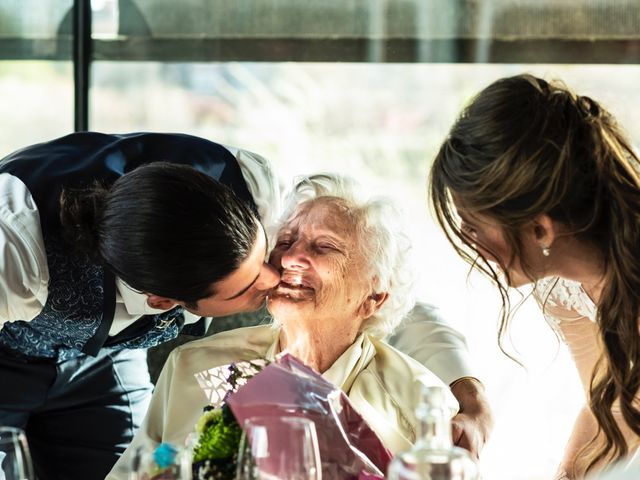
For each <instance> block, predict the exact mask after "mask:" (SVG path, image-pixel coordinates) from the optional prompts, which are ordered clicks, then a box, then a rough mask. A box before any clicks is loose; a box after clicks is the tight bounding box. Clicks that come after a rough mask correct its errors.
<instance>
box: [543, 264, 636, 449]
mask: <svg viewBox="0 0 640 480" xmlns="http://www.w3.org/2000/svg"><path fill="white" fill-rule="evenodd" d="M534 296H535V298H536V300H537V302H538V303H539V304H540V306H541V308H542V312H543V314H544V317H545V319H546V320H547V322H548V323H549V325H550V326H551V328H553V330H554V331H555V332H556V333H557V334H558V336H559V337H560V338H561V339H562V340H563V341H564V343H566V345H567V347H568V348H569V351H570V353H571V356H572V357H573V360H574V362H575V364H576V367H577V370H578V373H579V375H580V380H581V383H582V387H583V389H584V392H585V398H587V397H588V392H589V386H590V383H591V375H592V372H593V369H594V367H595V364H596V362H597V360H598V358H599V357H600V352H601V345H600V342H599V339H598V336H599V333H598V326H597V324H596V318H597V312H598V309H597V306H596V305H595V304H594V302H593V300H592V299H591V298H590V297H589V295H588V294H587V293H586V292H585V290H584V289H583V288H582V285H581V284H580V283H578V282H575V281H571V280H566V279H563V278H558V277H550V278H545V279H543V280H539V281H538V284H537V285H536V288H535V291H534ZM613 414H614V416H615V417H616V418H617V419H618V424H619V425H621V427H622V431H623V433H624V435H625V437H626V438H627V441H628V443H629V445H630V447H631V452H633V451H634V450H635V448H637V446H638V443H639V439H638V437H637V436H636V435H635V434H634V433H633V432H632V431H631V430H630V429H629V428H628V427H626V425H625V424H624V422H623V421H622V414H621V412H620V410H619V407H618V406H617V404H614V406H613ZM575 435H583V436H584V437H585V438H584V440H585V443H586V442H588V441H589V440H590V438H591V437H592V432H588V431H586V430H585V432H582V433H581V432H579V431H578V432H576V431H574V436H575Z"/></svg>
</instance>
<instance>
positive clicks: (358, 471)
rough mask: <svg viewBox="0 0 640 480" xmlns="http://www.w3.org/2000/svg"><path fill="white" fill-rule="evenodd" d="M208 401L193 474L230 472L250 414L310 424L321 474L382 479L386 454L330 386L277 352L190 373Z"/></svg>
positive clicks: (204, 477)
mask: <svg viewBox="0 0 640 480" xmlns="http://www.w3.org/2000/svg"><path fill="white" fill-rule="evenodd" d="M196 379H197V380H198V383H199V384H200V386H201V387H202V389H203V390H204V391H205V393H206V394H207V396H208V398H209V405H207V406H206V407H205V409H204V410H205V411H204V413H203V415H202V417H201V418H200V420H199V421H198V424H197V426H196V435H197V440H196V441H195V445H194V449H193V478H194V480H213V479H225V480H232V479H234V478H235V472H236V466H237V454H238V448H239V444H240V437H241V435H242V429H241V427H240V425H242V424H243V423H244V421H245V420H246V419H248V418H251V417H258V416H259V417H281V416H294V417H295V416H297V417H303V418H307V419H309V420H312V421H313V422H315V424H316V432H317V435H318V446H319V449H320V459H321V463H322V477H323V479H331V480H358V479H365V478H366V479H374V478H383V476H384V472H386V469H387V466H388V464H389V462H390V460H391V454H390V452H389V451H388V450H387V449H386V448H385V447H384V445H383V444H382V442H381V441H380V439H379V438H378V436H377V435H376V434H375V433H374V432H373V430H372V429H371V428H370V427H369V426H368V425H367V424H366V422H365V421H364V419H363V418H362V417H361V416H360V414H359V413H358V412H357V411H356V410H355V409H354V408H353V406H352V405H351V403H350V402H349V399H348V397H347V396H346V395H345V394H344V392H342V391H341V390H340V389H339V388H338V387H336V386H334V385H332V384H331V383H330V382H328V381H327V380H325V379H324V378H323V377H322V376H321V375H319V374H318V373H316V372H314V371H313V370H312V369H310V368H309V367H307V366H306V365H304V364H303V363H302V362H301V361H299V360H298V359H296V358H295V357H293V356H291V355H289V354H284V355H281V356H279V357H277V358H276V359H275V360H274V361H273V362H271V363H269V362H267V361H266V360H256V361H252V362H238V363H235V364H231V365H225V366H223V367H216V368H212V369H209V370H205V371H203V372H200V373H198V374H196Z"/></svg>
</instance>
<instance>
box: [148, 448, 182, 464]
mask: <svg viewBox="0 0 640 480" xmlns="http://www.w3.org/2000/svg"><path fill="white" fill-rule="evenodd" d="M177 454H178V450H177V449H176V447H174V446H173V445H171V444H170V443H166V442H163V443H161V444H160V445H158V448H156V449H155V451H154V452H153V459H154V460H155V462H156V463H157V464H158V467H160V468H167V467H170V466H171V465H173V464H174V463H175V461H176V455H177Z"/></svg>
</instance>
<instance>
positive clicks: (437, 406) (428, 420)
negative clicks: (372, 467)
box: [387, 387, 480, 480]
mask: <svg viewBox="0 0 640 480" xmlns="http://www.w3.org/2000/svg"><path fill="white" fill-rule="evenodd" d="M446 398H447V391H446V389H445V388H443V387H423V388H422V392H421V400H420V403H419V405H418V408H417V409H416V417H417V419H418V421H419V429H418V439H417V441H416V443H415V445H414V446H413V447H412V448H411V449H410V450H407V451H405V452H401V453H399V454H397V455H396V456H395V457H394V459H393V460H392V461H391V464H390V465H389V470H388V472H387V480H479V479H480V473H479V469H478V465H477V463H476V462H475V460H474V459H473V458H472V457H471V455H470V454H469V452H468V451H467V450H465V449H463V448H459V447H456V446H454V445H453V441H452V439H451V409H450V407H449V405H448V404H447V401H446Z"/></svg>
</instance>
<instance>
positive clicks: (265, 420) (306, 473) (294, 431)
mask: <svg viewBox="0 0 640 480" xmlns="http://www.w3.org/2000/svg"><path fill="white" fill-rule="evenodd" d="M275 479H278V480H322V466H321V464H320V450H319V448H318V437H317V434H316V428H315V424H314V423H313V422H312V421H311V420H308V419H305V418H299V417H252V418H248V419H247V420H246V421H245V422H244V427H243V433H242V438H241V440H240V450H239V452H238V470H237V475H236V480H275Z"/></svg>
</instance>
